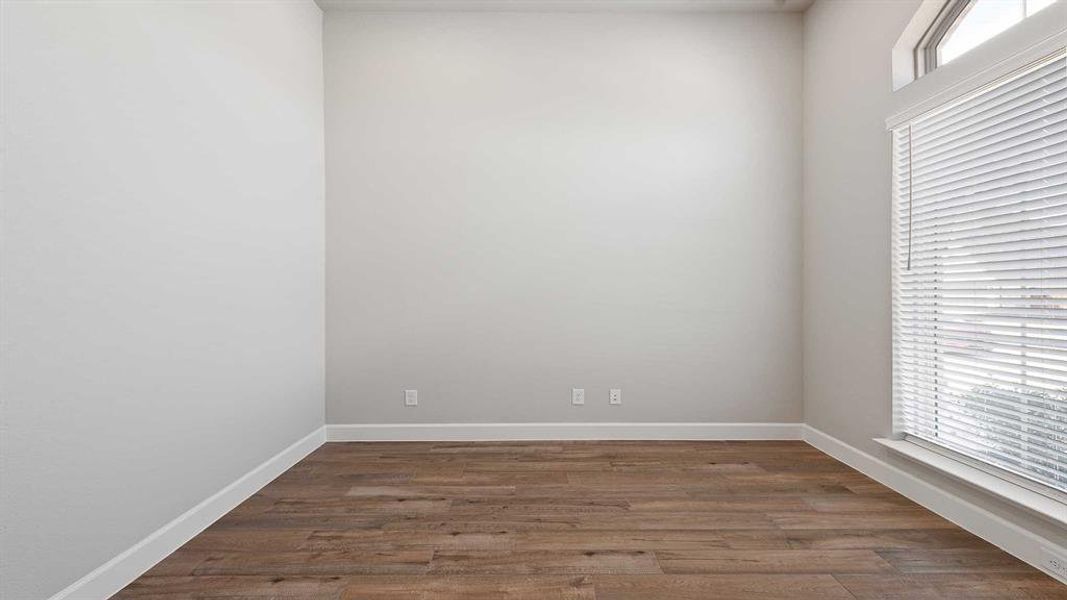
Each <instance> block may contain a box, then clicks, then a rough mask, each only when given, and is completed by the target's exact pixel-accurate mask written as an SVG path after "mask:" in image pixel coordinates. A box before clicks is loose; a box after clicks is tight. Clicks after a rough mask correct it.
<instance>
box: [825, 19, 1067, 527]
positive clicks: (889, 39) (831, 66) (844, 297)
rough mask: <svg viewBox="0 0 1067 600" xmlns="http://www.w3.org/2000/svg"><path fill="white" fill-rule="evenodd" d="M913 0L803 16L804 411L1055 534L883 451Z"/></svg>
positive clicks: (871, 449) (1020, 518) (855, 441)
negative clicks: (894, 225) (899, 61)
mask: <svg viewBox="0 0 1067 600" xmlns="http://www.w3.org/2000/svg"><path fill="white" fill-rule="evenodd" d="M918 6H919V0H865V1H864V2H832V1H826V0H818V1H817V2H816V3H815V4H814V5H813V6H812V8H810V9H808V11H807V12H806V13H805V15H804V50H805V54H804V420H805V422H807V423H808V424H809V425H811V426H813V427H815V428H817V429H820V430H822V431H824V432H826V433H828V434H830V435H832V436H834V437H836V438H838V439H840V440H842V441H844V442H846V443H848V444H851V445H852V446H855V447H856V448H859V449H860V450H863V451H865V452H868V453H870V454H873V455H875V456H876V457H878V458H881V459H882V460H886V461H888V462H890V463H891V464H893V465H895V466H897V467H900V468H902V469H904V470H906V471H908V472H910V473H912V474H914V475H916V476H918V477H920V478H922V479H924V480H926V481H929V482H931V483H934V484H935V485H937V486H940V487H942V488H944V489H946V490H949V491H951V492H952V493H955V494H957V495H959V496H961V497H963V498H964V499H966V500H969V501H971V502H973V503H975V504H978V505H979V506H981V507H983V508H986V509H987V510H990V511H992V512H994V513H995V514H998V515H1000V516H1001V517H1003V518H1005V519H1007V520H1008V521H1011V522H1013V523H1016V524H1018V525H1020V526H1022V527H1024V528H1026V529H1028V530H1030V531H1033V532H1035V533H1037V534H1039V535H1042V536H1044V537H1046V538H1047V539H1049V540H1051V541H1053V542H1056V543H1058V544H1060V545H1061V546H1062V545H1064V544H1065V543H1067V531H1064V530H1063V528H1060V527H1056V526H1054V525H1052V524H1051V523H1049V522H1047V521H1044V520H1041V519H1038V518H1036V517H1031V516H1030V515H1029V514H1028V513H1024V512H1022V511H1020V510H1018V509H1017V508H1014V507H1012V506H1008V505H1005V504H1004V503H1002V502H1001V501H999V500H995V499H993V498H992V497H990V496H988V495H986V494H983V493H980V492H978V491H976V490H975V489H973V488H971V487H968V486H965V485H961V484H959V483H957V482H955V481H953V480H950V479H947V478H945V477H942V476H939V475H938V474H936V473H934V472H933V471H930V470H928V469H926V468H922V467H919V466H918V465H916V464H914V463H911V462H908V461H905V460H901V459H899V458H898V457H896V456H893V455H890V454H887V453H886V452H885V451H884V449H883V447H882V446H879V445H878V444H876V443H875V442H873V441H872V439H873V438H876V437H887V436H888V435H889V434H890V433H891V432H892V409H893V407H892V381H891V374H892V356H891V354H892V333H891V330H890V325H891V312H890V311H891V306H890V278H889V267H890V262H889V247H890V223H889V208H890V204H889V198H890V152H889V151H890V140H889V134H888V132H887V131H886V129H885V119H886V118H887V117H888V116H890V112H891V111H892V110H893V109H894V107H893V91H892V78H891V73H892V64H891V51H892V49H893V45H894V43H895V42H896V40H897V38H898V37H899V36H900V34H901V32H903V31H904V28H905V26H906V25H907V24H908V21H910V20H911V17H912V15H913V14H914V13H915V9H916V8H918Z"/></svg>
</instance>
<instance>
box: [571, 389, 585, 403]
mask: <svg viewBox="0 0 1067 600" xmlns="http://www.w3.org/2000/svg"><path fill="white" fill-rule="evenodd" d="M571 404H573V405H575V406H580V405H582V404H585V390H584V389H583V388H571Z"/></svg>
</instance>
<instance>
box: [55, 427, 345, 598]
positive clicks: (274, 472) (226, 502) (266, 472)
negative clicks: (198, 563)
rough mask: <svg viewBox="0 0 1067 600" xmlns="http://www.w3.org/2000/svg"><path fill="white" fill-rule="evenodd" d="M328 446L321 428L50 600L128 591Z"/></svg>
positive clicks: (108, 594) (100, 595) (323, 430)
mask: <svg viewBox="0 0 1067 600" xmlns="http://www.w3.org/2000/svg"><path fill="white" fill-rule="evenodd" d="M325 441H326V428H325V427H320V428H319V429H316V430H315V431H313V432H311V433H310V434H308V435H307V436H306V437H304V438H303V439H301V440H299V441H298V442H296V443H295V444H293V445H292V446H289V447H288V448H286V449H285V450H282V451H281V452H279V453H278V454H276V455H274V457H272V458H270V459H268V460H267V461H266V462H264V463H263V464H261V465H259V466H258V467H256V468H254V469H252V470H251V471H249V472H248V473H246V474H244V475H243V476H242V477H241V478H240V479H238V480H237V481H234V482H233V483H231V484H230V485H228V486H226V487H224V488H222V489H221V490H219V491H218V492H217V493H215V494H214V495H212V496H211V497H209V498H208V499H206V500H204V501H203V502H201V503H200V504H197V505H196V506H194V507H193V508H191V509H189V510H188V511H186V512H185V513H184V514H182V515H181V516H180V517H178V518H176V519H174V520H173V521H171V522H170V523H167V524H166V525H164V526H163V527H160V528H159V529H157V530H156V531H155V532H153V533H152V534H150V535H149V536H148V537H146V538H145V539H143V540H141V541H140V542H137V543H136V544H134V545H133V546H132V547H130V548H129V549H128V550H126V551H125V552H123V553H122V554H119V555H118V556H116V557H115V558H112V559H111V560H109V561H107V562H106V563H104V564H103V565H101V566H100V567H98V568H97V569H95V570H94V571H92V572H91V573H89V574H88V575H86V576H85V577H82V578H81V579H79V580H78V581H75V582H74V583H72V584H71V585H69V586H67V587H66V588H65V589H63V590H62V591H60V592H59V593H58V594H56V595H54V596H52V598H51V600H101V599H103V598H110V597H111V596H112V595H113V594H115V593H116V592H118V591H119V590H121V589H122V588H124V587H126V585H128V584H129V583H130V582H132V581H133V580H134V579H137V578H138V577H139V576H140V575H141V574H142V573H144V572H145V571H147V570H148V569H150V568H152V567H153V566H154V565H155V564H156V563H158V562H159V561H161V560H163V559H164V558H166V557H167V556H169V555H170V554H171V553H172V552H174V551H175V550H177V549H178V548H180V547H181V545H182V544H184V543H185V542H187V541H189V540H190V539H192V538H193V536H195V535H197V534H198V533H200V532H201V531H203V530H204V529H206V528H207V527H208V525H211V524H212V523H214V522H215V521H217V520H218V519H219V518H220V517H222V516H223V515H225V514H226V513H228V512H230V511H231V510H233V509H234V508H235V507H236V506H237V505H238V504H240V503H241V502H244V501H245V500H246V499H247V498H248V497H250V496H251V495H252V494H255V493H256V492H257V491H259V490H260V489H261V488H262V487H263V486H265V485H267V484H268V483H270V482H271V480H273V479H274V478H275V477H277V476H278V475H281V474H282V473H284V472H285V471H286V470H288V469H289V468H290V467H292V466H293V465H295V464H296V463H297V462H299V461H300V460H301V459H302V458H304V457H305V456H307V455H308V454H310V453H311V452H312V451H313V450H315V449H316V448H318V447H319V446H321V445H322V444H323V443H324V442H325Z"/></svg>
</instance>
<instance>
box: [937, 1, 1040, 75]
mask: <svg viewBox="0 0 1067 600" xmlns="http://www.w3.org/2000/svg"><path fill="white" fill-rule="evenodd" d="M1028 4H1035V5H1038V4H1040V0H1039V1H1038V2H1034V1H1033V0H1029V1H1028V0H974V1H973V2H971V5H970V6H969V7H968V8H967V10H965V11H964V13H963V14H962V15H960V17H959V20H958V21H956V24H955V26H954V27H953V28H952V30H951V31H949V32H948V34H947V35H946V36H945V37H944V39H943V40H941V43H940V44H939V45H938V47H937V52H938V61H937V62H938V64H942V65H943V64H945V63H948V62H951V61H953V60H955V59H956V58H957V57H959V56H960V55H961V54H963V53H965V52H967V51H968V50H971V49H972V48H974V47H975V46H977V45H978V44H981V43H982V42H984V41H986V40H988V39H989V38H991V37H993V36H995V35H997V34H998V33H1000V32H1002V31H1004V30H1005V29H1007V28H1009V27H1011V26H1012V25H1015V24H1016V23H1018V22H1019V21H1022V20H1023V19H1025V18H1026V12H1027V5H1028ZM1042 8H1043V7H1042ZM1035 10H1036V9H1035Z"/></svg>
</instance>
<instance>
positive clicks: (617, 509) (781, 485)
mask: <svg viewBox="0 0 1067 600" xmlns="http://www.w3.org/2000/svg"><path fill="white" fill-rule="evenodd" d="M1065 590H1067V588H1065V587H1064V586H1062V585H1060V584H1059V583H1058V582H1055V581H1053V580H1052V579H1050V578H1049V577H1047V576H1045V575H1043V574H1041V573H1039V572H1038V571H1036V570H1034V569H1033V568H1031V567H1030V566H1028V565H1026V564H1024V563H1022V562H1021V561H1019V560H1017V559H1015V558H1013V557H1011V556H1009V555H1007V554H1004V553H1003V552H1001V551H1000V550H998V549H997V548H994V547H993V546H991V545H989V544H988V543H986V542H984V541H982V540H981V539H979V538H977V537H976V536H974V535H971V534H970V533H967V532H965V531H963V530H961V529H959V528H958V527H956V526H955V525H953V524H952V523H950V522H948V521H946V520H945V519H942V518H941V517H939V516H937V515H935V514H934V513H932V512H930V511H928V510H926V509H924V508H922V507H919V506H917V505H915V504H914V503H912V502H911V501H909V500H907V499H906V498H904V497H902V496H900V495H898V494H895V493H894V492H892V491H891V490H889V489H887V488H885V487H884V486H881V485H880V484H877V483H875V482H873V481H871V480H870V479H867V478H866V477H864V476H863V475H861V474H860V473H858V472H856V471H854V470H852V469H850V468H848V467H847V466H845V465H843V464H841V463H838V462H837V461H834V460H833V459H831V458H830V457H828V456H826V455H825V454H822V453H821V452H819V451H818V450H816V449H814V448H813V447H811V446H808V445H807V444H804V443H802V442H788V441H769V442H551V443H536V442H514V443H511V442H489V443H466V442H447V443H421V442H415V443H409V442H385V443H331V444H327V445H325V446H322V447H321V448H319V449H318V450H316V451H315V452H313V453H311V455H309V456H308V457H307V458H305V459H304V460H303V461H301V462H300V463H299V464H297V465H296V466H294V467H293V468H292V469H290V470H289V471H287V472H285V473H283V474H282V475H281V476H279V477H278V478H277V479H275V480H274V481H273V482H271V483H270V484H269V485H267V486H266V487H265V488H263V489H262V490H260V491H259V492H258V493H256V494H254V495H253V496H252V497H251V498H249V499H248V500H246V501H245V502H243V503H241V505H240V506H238V507H237V508H235V509H234V510H233V511H231V512H230V513H229V514H227V515H226V516H224V517H223V518H222V519H220V520H219V521H218V522H216V523H215V524H213V525H212V526H211V527H209V528H207V529H206V530H205V531H204V532H203V533H201V534H200V535H199V536H197V537H195V538H193V539H192V540H190V542H189V543H188V544H186V545H185V546H183V547H182V548H180V549H179V550H178V551H176V552H175V553H174V554H172V555H171V556H170V557H168V558H167V559H165V560H163V561H162V562H161V563H159V564H158V565H156V566H155V567H153V568H152V569H151V570H149V571H148V572H147V573H145V574H144V575H143V576H142V577H140V578H138V579H137V580H136V581H134V582H133V583H132V584H130V585H129V586H127V587H126V588H125V589H124V590H122V591H121V592H119V593H118V594H117V595H116V596H115V597H116V598H119V599H128V600H145V599H149V598H151V599H159V600H241V599H243V600H268V599H270V600H365V599H382V600H397V599H401V598H403V599H433V600H442V599H443V600H454V599H460V598H462V599H475V600H478V599H488V598H494V599H495V598H509V599H515V598H519V599H529V600H534V599H536V600H542V599H553V598H559V599H569V600H604V599H608V600H618V599H623V600H631V599H640V600H660V599H666V600H672V599H680V600H687V599H700V600H711V599H714V600H731V599H739V600H746V599H759V600H768V599H769V600H774V599H786V598H788V599H789V600H807V599H813V600H834V599H846V598H896V599H905V598H906V599H908V600H948V599H954V600H959V599H964V600H969V599H971V598H974V599H979V600H983V599H993V598H1005V599H1026V600H1035V599H1041V600H1067V594H1065V593H1064V592H1065Z"/></svg>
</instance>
